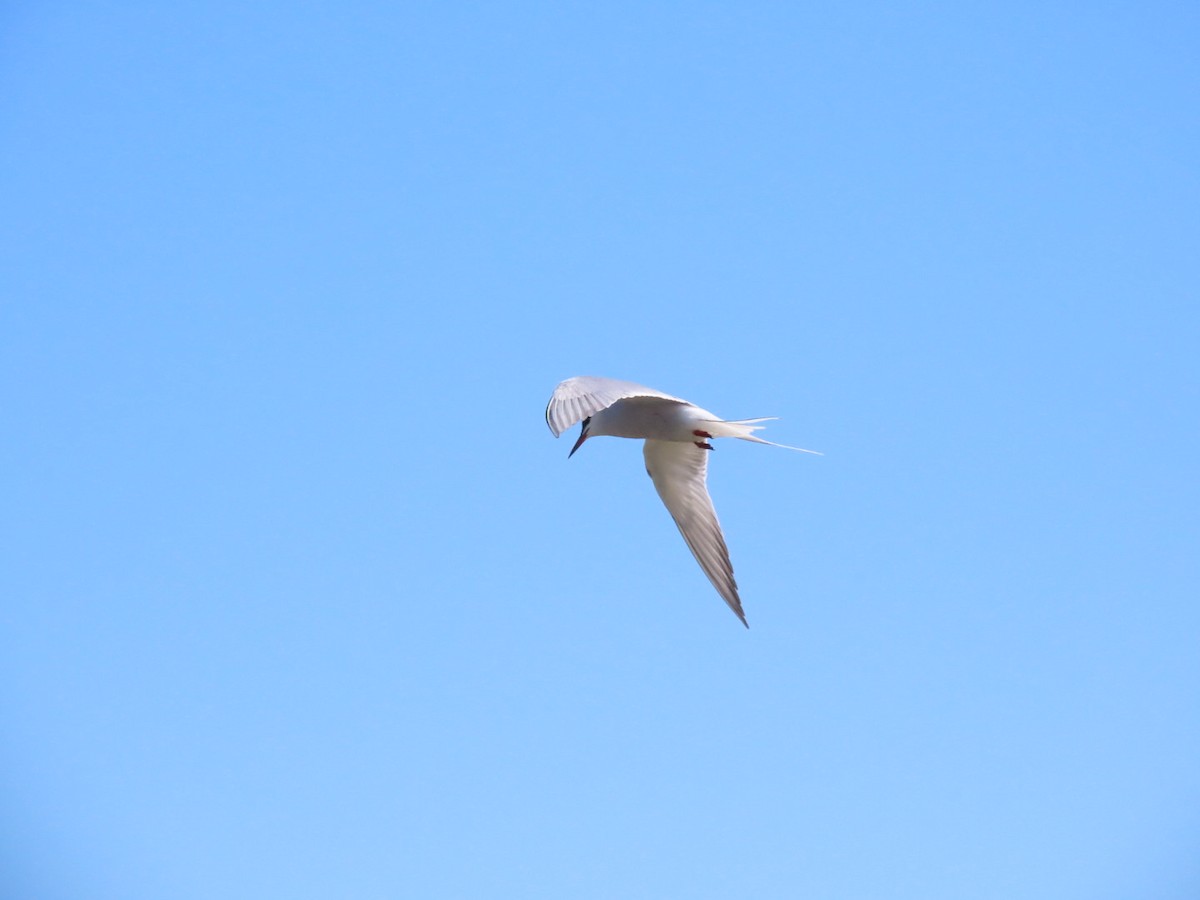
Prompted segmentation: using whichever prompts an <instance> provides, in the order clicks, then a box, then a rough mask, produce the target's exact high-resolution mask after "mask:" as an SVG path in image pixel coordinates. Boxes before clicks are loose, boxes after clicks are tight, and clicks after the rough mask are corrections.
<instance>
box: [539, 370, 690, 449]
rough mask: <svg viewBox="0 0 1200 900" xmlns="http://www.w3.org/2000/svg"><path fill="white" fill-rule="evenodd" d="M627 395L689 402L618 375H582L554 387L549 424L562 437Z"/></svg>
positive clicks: (547, 421) (548, 415) (547, 407)
mask: <svg viewBox="0 0 1200 900" xmlns="http://www.w3.org/2000/svg"><path fill="white" fill-rule="evenodd" d="M626 397H660V398H662V399H663V400H674V401H676V402H677V403H687V401H686V400H680V399H679V398H678V397H672V396H671V395H670V394H664V393H663V392H662V391H656V390H654V389H653V388H648V387H642V386H641V385H640V384H634V383H633V382H632V381H617V380H616V379H615V378H600V377H599V376H596V375H580V376H578V377H576V378H568V379H567V380H566V381H564V382H563V383H562V384H560V385H559V386H558V387H556V388H555V389H554V394H553V396H551V397H550V402H549V403H548V404H547V405H546V424H547V425H549V426H550V430H551V431H553V432H554V436H555V437H558V436H559V435H560V434H562V433H563V432H564V431H566V430H567V429H568V428H570V427H571V426H572V425H574V424H575V423H576V422H579V421H582V420H583V419H586V418H587V417H588V416H590V415H592V414H593V413H596V412H599V411H600V410H602V409H607V408H608V407H610V406H612V405H613V404H614V403H616V402H617V401H618V400H624V399H625V398H626Z"/></svg>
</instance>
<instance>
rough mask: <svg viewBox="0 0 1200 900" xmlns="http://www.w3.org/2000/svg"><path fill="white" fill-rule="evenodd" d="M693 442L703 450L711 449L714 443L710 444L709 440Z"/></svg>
mask: <svg viewBox="0 0 1200 900" xmlns="http://www.w3.org/2000/svg"><path fill="white" fill-rule="evenodd" d="M692 443H693V444H695V445H696V446H697V447H699V448H700V449H701V450H711V449H712V448H713V445H712V444H710V443H709V442H708V441H692Z"/></svg>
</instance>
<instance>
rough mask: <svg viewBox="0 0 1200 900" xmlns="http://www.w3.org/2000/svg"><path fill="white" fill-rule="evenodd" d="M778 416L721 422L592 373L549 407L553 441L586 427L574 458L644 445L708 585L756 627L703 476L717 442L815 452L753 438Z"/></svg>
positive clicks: (558, 393)
mask: <svg viewBox="0 0 1200 900" xmlns="http://www.w3.org/2000/svg"><path fill="white" fill-rule="evenodd" d="M773 418H775V417H774V416H768V417H766V418H762V419H737V420H732V421H730V420H726V419H721V418H719V417H718V416H715V415H713V414H712V413H710V412H709V411H708V410H706V409H701V408H700V407H698V406H696V405H695V404H694V403H689V402H688V401H687V400H681V399H680V398H679V397H672V396H671V395H670V394H664V393H663V392H662V391H656V390H654V389H653V388H648V387H642V385H640V384H634V383H633V382H630V381H617V380H615V379H613V378H599V377H597V376H593V375H582V376H578V377H576V378H568V379H567V380H566V381H564V382H562V383H561V384H560V385H559V386H558V387H556V388H555V389H554V394H553V396H551V398H550V402H549V404H547V406H546V424H547V425H549V426H550V430H551V431H552V432H554V436H555V437H558V436H559V435H560V434H562V433H563V432H564V431H566V430H567V429H568V428H570V427H571V426H572V425H574V424H575V423H576V422H579V421H582V422H583V427H582V428H581V429H580V432H579V440H577V441H576V442H575V446H573V447H572V448H571V452H570V453H568V454H567V456H568V457H570V456H574V455H575V451H576V450H578V449H579V448H580V447H582V446H583V442H584V441H586V440H587V439H588V438H592V437H600V436H602V435H609V436H611V437H624V438H644V439H645V441H646V443H645V444H644V445H643V448H642V452H643V454H644V455H645V457H646V473H647V474H648V475H649V476H650V478H651V480H652V481H653V482H654V487H655V489H656V490H657V491H658V496H659V497H661V498H662V502H663V503H664V504H665V505H666V507H667V511H668V512H670V514H671V517H672V518H673V519H674V520H675V524H676V525H677V526H679V532H680V534H682V535H683V539H684V541H686V542H687V545H688V549H690V550H691V551H692V555H693V556H695V557H696V561H697V562H698V563H700V568H702V569H703V570H704V574H705V575H707V576H708V580H709V581H711V582H712V584H713V587H715V588H716V589H717V593H718V594H720V595H721V598H722V599H723V600H724V601H725V602H726V603H728V604H729V608H730V609H732V610H733V612H734V614H735V615H736V616H737V617H738V618H739V619H741V621H742V624H743V625H745V626H746V627H747V628H749V627H750V623H749V622H747V621H746V614H745V613H744V612H743V611H742V600H741V597H739V596H738V587H737V582H736V581H734V579H733V565H732V563H730V561H729V550H728V548H727V547H726V546H725V536H724V535H723V534H722V533H721V524H720V523H719V522H718V521H717V513H716V510H714V509H713V505H712V499H711V498H710V497H709V496H708V488H707V487H706V485H705V476H706V473H707V470H708V453H709V451H710V450H712V449H713V445H712V444H711V443H710V441H711V440H712V439H713V438H719V437H733V438H740V439H741V440H743V441H754V443H756V444H770V445H771V446H772V447H784V448H785V449H787V450H800V452H802V453H816V451H815V450H803V449H802V448H800V447H787V446H786V445H785V444H775V443H772V442H771V441H765V440H763V439H762V438H760V437H755V436H754V432H755V431H758V430H759V429H761V428H762V427H763V426H762V425H760V424H758V423H760V422H768V421H770V420H771V419H773Z"/></svg>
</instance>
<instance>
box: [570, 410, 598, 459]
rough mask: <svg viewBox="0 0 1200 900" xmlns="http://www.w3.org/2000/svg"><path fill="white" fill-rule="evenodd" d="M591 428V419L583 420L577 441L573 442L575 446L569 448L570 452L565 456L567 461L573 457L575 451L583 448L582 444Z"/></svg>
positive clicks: (589, 417)
mask: <svg viewBox="0 0 1200 900" xmlns="http://www.w3.org/2000/svg"><path fill="white" fill-rule="evenodd" d="M591 426H592V417H591V416H588V417H587V418H586V419H584V420H583V427H582V428H580V429H579V440H577V441H576V442H575V446H574V447H572V448H571V452H570V453H568V454H567V459H570V458H571V457H572V456H574V455H575V451H576V450H578V449H579V448H580V447H582V446H583V442H584V441H586V440H587V439H588V437H589V436H590V434H589V432H590V430H591Z"/></svg>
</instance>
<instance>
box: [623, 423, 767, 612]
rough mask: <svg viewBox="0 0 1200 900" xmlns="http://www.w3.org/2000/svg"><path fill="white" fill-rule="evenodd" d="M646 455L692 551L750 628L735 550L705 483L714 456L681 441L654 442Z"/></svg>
mask: <svg viewBox="0 0 1200 900" xmlns="http://www.w3.org/2000/svg"><path fill="white" fill-rule="evenodd" d="M642 452H643V453H644V455H645V457H646V472H647V473H648V474H649V475H650V478H651V480H653V481H654V487H655V489H656V490H657V491H658V496H659V497H661V498H662V502H663V503H664V504H665V505H666V507H667V511H668V512H670V513H671V518H673V519H674V520H675V524H676V525H677V526H678V527H679V533H680V534H682V535H683V539H684V541H686V542H687V545H688V549H689V550H691V551H692V555H693V556H694V557H696V562H698V563H700V568H702V569H703V570H704V574H705V575H707V576H708V580H709V581H711V582H712V584H713V587H715V588H716V589H717V593H718V594H720V595H721V599H723V600H724V601H725V602H726V603H728V604H729V608H730V609H732V610H733V612H734V614H735V615H736V616H737V617H738V618H739V619H741V620H742V624H743V625H745V626H746V627H747V628H749V627H750V624H749V623H748V622H747V621H746V614H745V613H744V612H743V611H742V600H741V598H740V597H739V596H738V588H737V582H736V581H734V579H733V563H731V562H730V560H729V548H728V547H726V546H725V537H724V535H723V534H722V533H721V523H720V522H718V521H717V511H716V510H715V509H714V508H713V505H712V498H710V497H709V495H708V487H707V486H706V484H705V481H706V477H707V472H708V454H709V452H710V451H708V450H705V449H703V448H701V447H697V446H696V445H695V444H688V443H682V442H679V441H654V440H648V441H646V445H645V447H644V448H643V451H642Z"/></svg>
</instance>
